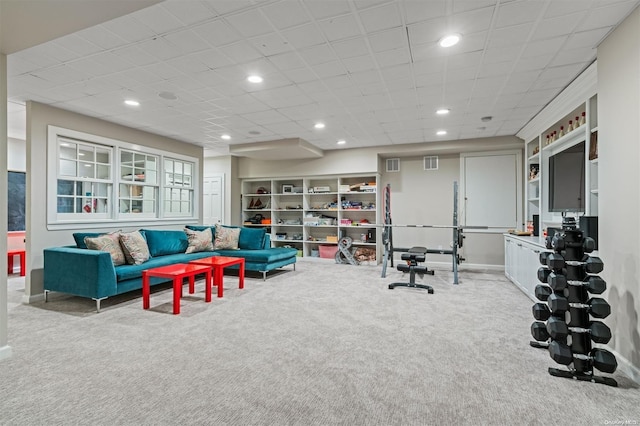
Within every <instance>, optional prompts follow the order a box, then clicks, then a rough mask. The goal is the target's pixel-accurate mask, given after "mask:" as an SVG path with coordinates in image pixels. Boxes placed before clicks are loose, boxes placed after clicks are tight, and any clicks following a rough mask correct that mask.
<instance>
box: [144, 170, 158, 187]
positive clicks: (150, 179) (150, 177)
mask: <svg viewBox="0 0 640 426" xmlns="http://www.w3.org/2000/svg"><path fill="white" fill-rule="evenodd" d="M144 181H145V182H147V183H149V184H152V185H155V184H157V183H158V176H157V173H156V172H155V171H153V170H149V169H147V174H146V175H145V180H144Z"/></svg>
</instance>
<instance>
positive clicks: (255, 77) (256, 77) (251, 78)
mask: <svg viewBox="0 0 640 426" xmlns="http://www.w3.org/2000/svg"><path fill="white" fill-rule="evenodd" d="M247 81H249V83H262V77H260V76H259V75H250V76H249V77H247Z"/></svg>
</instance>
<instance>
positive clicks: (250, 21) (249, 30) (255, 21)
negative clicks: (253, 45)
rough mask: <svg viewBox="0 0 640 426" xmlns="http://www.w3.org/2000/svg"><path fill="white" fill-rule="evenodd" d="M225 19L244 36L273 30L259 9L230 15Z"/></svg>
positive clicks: (253, 35)
mask: <svg viewBox="0 0 640 426" xmlns="http://www.w3.org/2000/svg"><path fill="white" fill-rule="evenodd" d="M225 20H226V21H227V22H228V23H229V25H231V26H232V27H233V28H235V29H236V31H238V33H240V34H241V35H243V36H244V37H255V36H259V35H264V34H268V33H270V32H272V31H273V28H272V27H271V24H270V23H269V21H268V20H267V19H266V18H265V17H264V16H263V15H262V13H260V11H259V10H257V9H253V10H248V11H246V12H241V13H236V14H233V15H228V16H226V17H225Z"/></svg>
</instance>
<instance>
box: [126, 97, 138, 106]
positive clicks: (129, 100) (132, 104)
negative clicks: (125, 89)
mask: <svg viewBox="0 0 640 426" xmlns="http://www.w3.org/2000/svg"><path fill="white" fill-rule="evenodd" d="M124 103H125V104H127V105H129V106H140V102H138V101H134V100H133V99H127V100H126V101H124Z"/></svg>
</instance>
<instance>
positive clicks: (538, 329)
mask: <svg viewBox="0 0 640 426" xmlns="http://www.w3.org/2000/svg"><path fill="white" fill-rule="evenodd" d="M531 335H532V336H533V338H534V339H535V340H537V341H538V342H546V341H547V340H549V332H548V331H547V326H546V325H545V324H544V323H543V322H540V321H535V322H534V323H532V324H531Z"/></svg>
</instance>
